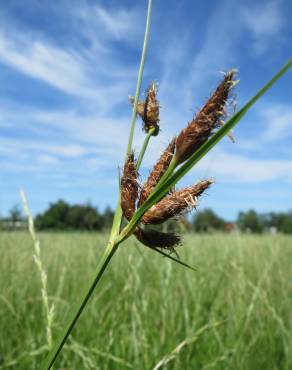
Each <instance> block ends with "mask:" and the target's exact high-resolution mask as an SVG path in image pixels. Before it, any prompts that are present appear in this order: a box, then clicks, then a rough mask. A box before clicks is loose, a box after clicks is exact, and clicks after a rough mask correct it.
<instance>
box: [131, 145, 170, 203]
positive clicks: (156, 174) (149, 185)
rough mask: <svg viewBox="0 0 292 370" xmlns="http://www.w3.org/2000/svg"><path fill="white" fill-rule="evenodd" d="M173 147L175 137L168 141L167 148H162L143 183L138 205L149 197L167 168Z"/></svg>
mask: <svg viewBox="0 0 292 370" xmlns="http://www.w3.org/2000/svg"><path fill="white" fill-rule="evenodd" d="M174 149H175V138H174V139H173V140H172V141H171V142H170V143H169V145H168V146H167V148H166V149H165V150H164V152H163V153H162V155H161V156H160V158H159V159H158V161H157V163H156V164H155V166H154V167H153V169H152V171H151V173H150V175H149V176H148V179H147V181H146V182H145V183H144V184H143V187H142V190H141V194H140V199H139V202H138V207H140V206H141V205H142V204H143V203H144V202H145V200H146V199H147V198H148V197H149V195H150V193H151V191H152V190H153V189H154V187H155V186H156V185H157V184H158V181H159V180H160V179H161V177H162V176H163V174H164V173H165V171H166V170H167V168H168V166H169V164H170V161H171V159H172V157H173V153H174Z"/></svg>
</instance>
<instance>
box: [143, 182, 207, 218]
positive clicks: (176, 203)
mask: <svg viewBox="0 0 292 370" xmlns="http://www.w3.org/2000/svg"><path fill="white" fill-rule="evenodd" d="M212 183H213V180H204V181H200V182H198V183H197V184H195V185H193V186H191V187H188V188H184V189H181V190H178V191H175V192H173V193H172V194H170V195H168V196H166V197H164V198H163V199H162V200H161V201H160V202H158V203H157V204H155V205H153V206H152V207H151V208H150V209H148V211H147V212H146V213H145V214H144V216H143V217H142V219H141V222H142V223H144V224H152V225H156V224H161V223H162V222H164V221H166V220H168V219H170V218H172V217H175V216H179V215H181V214H182V212H184V211H185V210H187V209H188V208H195V207H196V206H197V204H198V202H197V197H199V196H200V195H201V194H202V193H203V192H204V191H205V190H206V189H207V188H208V187H209V186H210V185H211V184H212Z"/></svg>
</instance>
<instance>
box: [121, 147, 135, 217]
mask: <svg viewBox="0 0 292 370" xmlns="http://www.w3.org/2000/svg"><path fill="white" fill-rule="evenodd" d="M137 177H138V173H137V170H136V165H135V159H134V153H131V154H130V155H129V156H128V158H127V160H126V162H125V165H124V172H123V176H122V179H121V207H122V210H123V215H124V216H125V217H126V219H127V220H128V221H129V220H130V219H131V218H132V216H133V214H134V212H135V210H136V199H137V197H138V182H137Z"/></svg>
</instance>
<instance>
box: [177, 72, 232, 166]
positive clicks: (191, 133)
mask: <svg viewBox="0 0 292 370" xmlns="http://www.w3.org/2000/svg"><path fill="white" fill-rule="evenodd" d="M235 74H236V71H235V70H231V71H229V72H227V73H226V74H225V76H224V78H223V81H222V82H221V83H220V84H219V86H218V87H217V89H216V90H215V91H214V93H213V94H212V96H211V97H210V99H209V100H208V101H207V102H206V104H205V105H204V106H203V108H202V109H201V110H200V111H199V112H198V113H197V115H196V116H195V117H194V118H193V120H192V121H191V122H190V123H189V124H188V126H187V127H186V128H184V129H183V130H182V131H181V132H180V134H179V135H178V137H177V139H176V153H175V157H176V161H177V163H178V164H180V163H182V162H184V161H186V160H187V159H188V158H189V157H190V156H191V155H192V154H193V153H194V152H195V151H196V150H197V149H198V148H199V147H200V146H201V145H202V144H203V143H204V142H205V141H206V140H208V138H209V137H210V135H212V133H213V130H214V129H216V128H218V127H219V126H220V124H221V123H222V119H223V118H224V117H225V116H226V115H227V110H226V104H227V102H228V98H229V97H230V93H231V91H232V89H233V87H234V86H235V84H236V81H234V76H235Z"/></svg>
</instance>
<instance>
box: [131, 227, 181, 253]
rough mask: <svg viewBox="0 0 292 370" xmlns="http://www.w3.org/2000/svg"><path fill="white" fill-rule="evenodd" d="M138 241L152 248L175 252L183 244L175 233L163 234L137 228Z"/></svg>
mask: <svg viewBox="0 0 292 370" xmlns="http://www.w3.org/2000/svg"><path fill="white" fill-rule="evenodd" d="M134 234H135V236H136V237H137V239H138V240H139V241H140V242H141V243H142V244H144V245H146V246H147V247H150V248H161V249H168V250H170V251H171V252H173V250H174V248H175V247H176V246H178V245H179V244H180V243H181V238H180V236H179V235H176V234H174V233H162V232H160V231H157V230H153V229H144V230H143V229H141V228H139V227H137V228H136V230H135V232H134Z"/></svg>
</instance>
